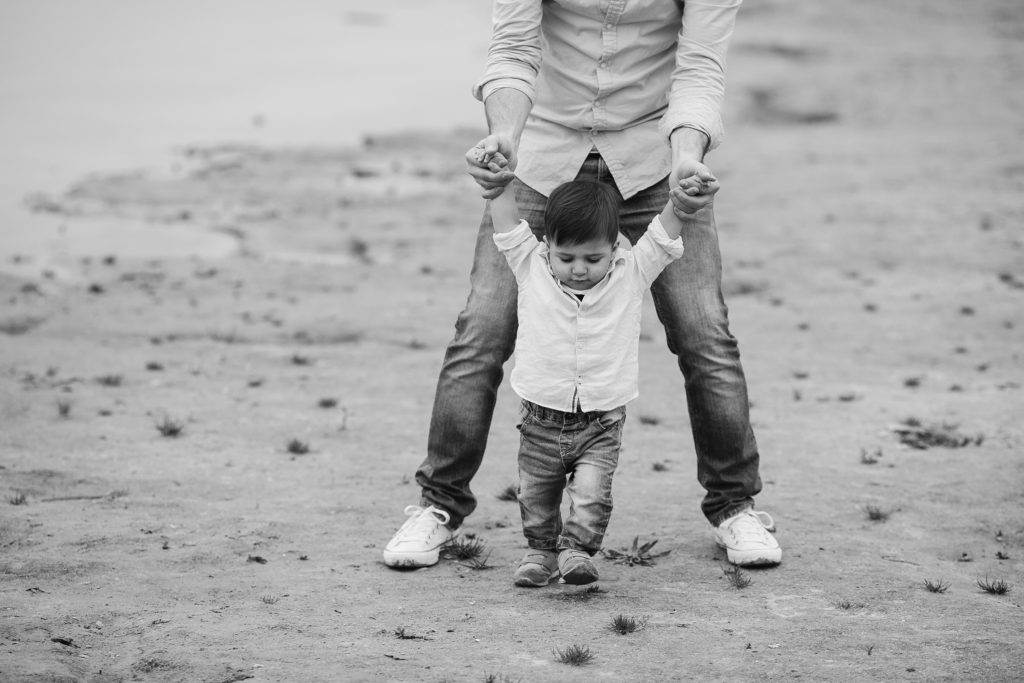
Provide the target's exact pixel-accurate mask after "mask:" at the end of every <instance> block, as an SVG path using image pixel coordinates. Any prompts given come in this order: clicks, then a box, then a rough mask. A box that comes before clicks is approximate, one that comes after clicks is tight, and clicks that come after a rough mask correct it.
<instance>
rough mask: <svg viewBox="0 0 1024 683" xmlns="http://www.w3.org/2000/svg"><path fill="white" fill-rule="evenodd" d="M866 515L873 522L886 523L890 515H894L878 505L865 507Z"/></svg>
mask: <svg viewBox="0 0 1024 683" xmlns="http://www.w3.org/2000/svg"><path fill="white" fill-rule="evenodd" d="M864 514H866V515H867V517H868V519H870V520H871V521H872V522H884V521H885V520H887V519H889V515H890V514H892V513H890V512H889V511H888V510H883V509H882V508H880V507H879V506H877V505H865V506H864Z"/></svg>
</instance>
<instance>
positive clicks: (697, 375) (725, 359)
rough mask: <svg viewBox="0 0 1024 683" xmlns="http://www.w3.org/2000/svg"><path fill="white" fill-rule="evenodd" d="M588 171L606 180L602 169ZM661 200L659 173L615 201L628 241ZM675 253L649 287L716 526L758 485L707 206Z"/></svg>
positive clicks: (664, 189)
mask: <svg viewBox="0 0 1024 683" xmlns="http://www.w3.org/2000/svg"><path fill="white" fill-rule="evenodd" d="M595 174H596V175H597V176H598V177H600V179H601V180H602V181H605V182H609V183H611V182H613V181H612V180H611V176H610V174H608V173H607V172H604V173H603V174H602V173H601V170H600V169H597V170H596V171H595ZM666 202H668V181H667V179H666V180H665V181H663V182H662V183H659V184H658V185H654V186H652V187H650V188H647V189H646V190H643V191H642V192H640V193H638V194H637V195H635V196H633V197H631V198H630V199H629V200H628V201H626V202H624V203H623V206H622V209H621V211H620V214H619V215H620V223H619V227H620V230H621V232H622V233H623V234H624V235H626V237H627V238H628V239H629V240H630V242H632V243H634V244H635V243H636V241H637V240H638V239H640V237H641V236H642V235H643V233H644V231H646V229H647V226H648V224H649V223H650V221H651V219H652V218H653V217H654V216H655V215H656V214H658V213H660V212H661V210H662V209H663V208H664V207H665V204H666ZM681 234H682V238H683V244H684V246H685V249H686V250H685V252H684V253H683V257H682V258H681V259H679V260H677V261H675V262H673V263H672V264H670V265H669V266H668V268H666V269H665V270H664V271H663V272H662V274H661V275H660V276H659V277H658V279H657V280H655V281H654V285H653V286H652V287H651V293H652V295H653V297H654V306H655V309H656V311H657V313H658V318H659V319H660V320H661V323H662V324H663V325H664V326H665V336H666V338H667V341H668V348H669V350H670V351H671V352H672V353H673V354H675V355H676V357H677V359H678V363H679V369H680V370H681V371H682V373H683V378H684V379H685V381H686V403H687V408H688V410H689V414H690V425H691V429H692V430H693V442H694V447H695V450H696V453H697V479H698V481H699V482H700V484H701V486H703V487H704V489H705V491H706V492H707V493H706V495H705V496H704V501H703V503H702V504H701V509H702V511H703V512H704V515H705V517H707V519H708V521H709V522H711V524H712V525H715V526H717V525H718V524H719V523H721V522H722V521H723V520H725V519H727V518H728V517H730V516H732V515H733V514H735V513H736V512H739V511H740V510H742V509H744V508H748V507H751V506H752V505H753V502H754V501H753V497H754V496H755V495H757V494H758V493H759V492H760V491H761V478H760V475H759V473H758V470H759V460H760V457H759V454H758V450H757V443H756V441H755V440H754V432H753V430H752V429H751V427H750V407H749V403H748V399H747V383H746V379H745V377H744V374H743V367H742V366H741V364H740V354H739V347H738V345H737V342H736V338H735V337H733V336H732V334H731V333H730V332H729V313H728V309H727V308H726V305H725V300H724V298H723V296H722V256H721V252H720V251H719V246H718V230H717V228H716V225H715V217H714V212H713V210H712V209H710V208H709V209H704V210H702V211H699V212H697V213H695V214H693V215H692V216H691V217H690V218H688V219H687V220H686V221H685V224H684V226H683V229H682V233H681Z"/></svg>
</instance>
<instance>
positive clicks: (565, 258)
mask: <svg viewBox="0 0 1024 683" xmlns="http://www.w3.org/2000/svg"><path fill="white" fill-rule="evenodd" d="M614 250H615V244H614V243H612V242H606V241H605V240H603V239H594V240H590V241H589V242H584V243H582V244H551V243H548V263H550V264H551V272H552V273H554V274H555V277H557V278H558V281H559V282H561V283H562V284H564V285H566V286H568V287H572V288H573V289H580V290H584V289H590V288H591V287H593V286H594V285H596V284H597V283H598V282H600V281H601V280H602V279H603V278H604V276H605V275H607V273H608V269H609V268H611V267H612V252H614Z"/></svg>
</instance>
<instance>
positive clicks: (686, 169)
mask: <svg viewBox="0 0 1024 683" xmlns="http://www.w3.org/2000/svg"><path fill="white" fill-rule="evenodd" d="M676 187H678V188H679V189H680V190H682V191H681V192H672V193H671V195H670V196H671V199H672V207H673V210H674V211H675V213H676V215H677V216H679V217H680V218H684V217H686V216H688V215H690V214H693V213H696V212H698V211H700V210H701V209H703V208H705V207H708V206H711V205H712V204H713V203H714V201H715V193H717V192H718V191H719V190H720V189H721V188H722V186H721V185H719V184H718V179H717V178H715V175H714V174H713V173H712V172H711V169H710V168H708V167H707V166H705V165H704V164H702V163H701V162H699V161H697V160H696V159H689V158H684V159H682V160H681V161H680V162H679V163H678V164H677V165H676V167H675V168H674V169H672V174H671V175H670V176H669V190H670V191H671V190H673V189H674V188H676Z"/></svg>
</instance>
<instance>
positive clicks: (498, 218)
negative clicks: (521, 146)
mask: <svg viewBox="0 0 1024 683" xmlns="http://www.w3.org/2000/svg"><path fill="white" fill-rule="evenodd" d="M468 155H469V156H470V157H471V159H472V160H473V162H474V163H476V164H486V165H487V166H488V168H490V170H491V171H494V172H495V173H497V172H499V171H501V170H502V169H503V168H505V167H507V166H508V160H507V159H506V158H505V157H504V155H502V153H501V152H495V153H494V154H491V155H489V156H488V155H485V153H484V151H483V150H482V149H480V148H479V147H474V148H472V149H471V150H469V153H468ZM510 182H511V180H510ZM488 201H489V202H490V206H491V224H492V225H493V227H494V232H508V231H509V230H512V229H513V228H515V227H516V226H517V225H519V207H517V206H516V193H515V192H514V191H513V190H510V189H509V186H508V185H507V184H506V185H505V187H504V188H503V189H502V191H501V194H499V195H498V196H497V197H494V198H492V199H490V200H488Z"/></svg>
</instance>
